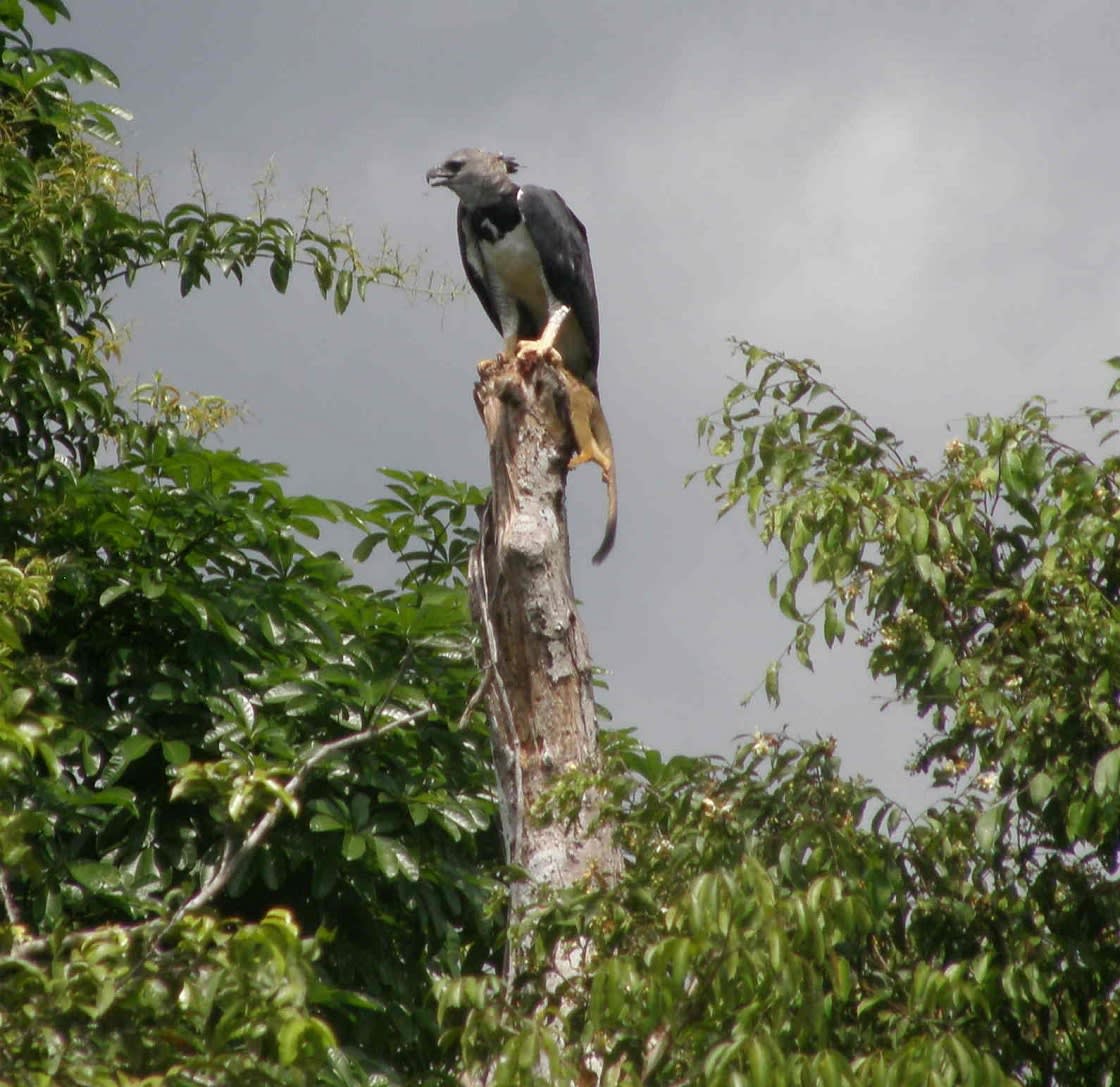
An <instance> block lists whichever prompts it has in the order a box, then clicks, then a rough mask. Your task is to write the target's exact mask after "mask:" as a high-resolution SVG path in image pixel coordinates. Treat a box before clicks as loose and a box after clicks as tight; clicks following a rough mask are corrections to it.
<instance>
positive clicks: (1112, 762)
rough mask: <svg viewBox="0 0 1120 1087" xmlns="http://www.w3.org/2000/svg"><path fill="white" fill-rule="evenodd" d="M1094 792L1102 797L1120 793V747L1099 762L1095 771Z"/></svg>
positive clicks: (1102, 757)
mask: <svg viewBox="0 0 1120 1087" xmlns="http://www.w3.org/2000/svg"><path fill="white" fill-rule="evenodd" d="M1093 792H1095V793H1096V794H1097V796H1102V797H1103V796H1115V795H1116V794H1117V793H1120V747H1114V748H1113V749H1112V750H1111V751H1109V752H1107V753H1106V754H1104V755H1102V756H1101V757H1100V758H1099V759H1098V760H1097V765H1096V768H1095V769H1094V770H1093Z"/></svg>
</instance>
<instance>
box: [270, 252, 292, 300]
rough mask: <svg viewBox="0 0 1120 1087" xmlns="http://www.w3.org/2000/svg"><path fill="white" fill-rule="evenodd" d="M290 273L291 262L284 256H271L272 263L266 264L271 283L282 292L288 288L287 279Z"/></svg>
mask: <svg viewBox="0 0 1120 1087" xmlns="http://www.w3.org/2000/svg"><path fill="white" fill-rule="evenodd" d="M291 274H292V263H291V261H290V260H288V258H287V257H284V256H276V257H273V258H272V263H271V264H270V265H269V266H268V275H269V278H270V279H271V280H272V285H273V286H274V287H275V288H276V289H277V291H279V292H280V293H281V294H283V293H284V292H285V291H286V290H287V289H288V279H289V277H290V276H291Z"/></svg>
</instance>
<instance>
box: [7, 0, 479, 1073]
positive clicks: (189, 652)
mask: <svg viewBox="0 0 1120 1087" xmlns="http://www.w3.org/2000/svg"><path fill="white" fill-rule="evenodd" d="M35 6H36V7H37V8H38V9H39V10H40V11H41V12H42V13H43V14H45V15H47V16H48V17H49V18H50V17H52V16H56V15H63V16H65V15H66V10H65V8H64V7H63V5H62V4H60V3H47V2H43V3H38V4H36V5H35ZM23 11H24V8H23V5H21V4H19V3H13V2H12V0H7V2H6V3H3V4H0V34H2V35H3V38H4V54H3V61H2V65H0V224H2V225H0V267H2V268H3V269H4V274H3V275H2V276H0V379H2V380H0V388H2V390H3V392H2V394H0V396H2V399H0V503H2V505H3V509H4V515H3V519H2V521H0V911H2V914H3V919H4V921H5V923H4V924H3V925H2V926H0V1083H4V1084H7V1083H12V1084H20V1085H22V1084H44V1085H45V1084H52V1085H53V1084H58V1085H65V1084H82V1085H94V1084H98V1085H100V1084H110V1083H111V1084H114V1085H117V1087H119V1085H123V1084H140V1083H144V1084H148V1083H156V1082H159V1083H164V1082H166V1083H169V1084H176V1083H181V1084H187V1083H192V1084H193V1083H238V1084H285V1085H288V1084H293V1085H296V1084H310V1083H339V1084H354V1083H367V1082H371V1081H374V1080H376V1081H378V1082H388V1081H390V1080H395V1079H397V1078H399V1077H400V1076H405V1075H407V1076H410V1077H420V1076H433V1077H437V1078H438V1076H439V1075H440V1069H441V1067H442V1065H441V1062H440V1060H439V1058H438V1056H437V1055H436V1054H435V1048H434V1042H435V1039H436V1034H437V1027H436V1021H435V1006H434V1002H433V1000H432V996H431V977H432V974H433V973H434V972H438V973H440V974H443V975H448V976H455V975H457V974H458V973H460V972H461V971H462V970H464V969H470V970H480V969H484V968H485V967H486V966H487V965H488V964H490V963H491V960H492V958H493V956H494V953H495V952H494V947H495V944H496V940H497V935H498V933H497V930H496V928H495V925H496V916H495V903H496V902H497V901H498V899H497V897H496V894H497V891H498V885H497V883H496V881H495V879H494V876H493V874H492V873H494V871H495V870H496V865H497V863H498V861H499V840H498V836H497V832H496V829H495V826H494V823H495V808H494V803H493V798H492V796H491V792H492V784H491V782H492V774H491V770H490V765H489V750H488V739H487V735H486V731H485V728H484V725H483V722H482V721H481V719H480V717H479V716H478V715H473V714H469V715H468V714H466V713H465V708H466V707H467V705H468V702H469V700H470V697H471V695H472V693H473V691H474V689H475V687H476V685H477V682H478V675H477V670H476V667H475V664H474V654H473V629H472V626H471V623H470V619H469V615H468V609H467V604H466V596H465V589H464V582H465V556H466V553H467V550H468V549H469V546H470V544H471V542H472V540H473V538H474V533H473V530H472V529H470V528H468V527H466V525H465V519H466V515H467V512H468V510H469V509H470V507H472V506H474V505H477V504H478V502H479V501H480V500H481V498H482V496H481V495H480V494H479V492H478V491H477V490H476V489H474V488H471V487H467V486H465V485H462V484H449V483H444V482H442V481H439V480H435V479H432V478H431V477H428V476H426V475H424V474H423V473H401V472H392V473H388V477H389V487H390V494H389V495H388V496H386V497H384V498H382V499H379V500H376V501H373V502H372V503H370V505H369V506H368V507H366V508H357V507H354V506H350V505H346V504H344V503H340V502H333V501H329V500H324V499H320V498H315V497H311V496H293V495H289V494H288V493H286V492H285V490H284V489H283V486H282V482H281V480H282V474H283V473H282V469H281V468H280V467H279V466H278V465H274V464H262V463H259V462H253V461H247V460H245V459H243V458H242V457H240V456H239V455H237V454H236V453H231V452H223V451H217V450H214V449H210V448H208V447H207V446H206V445H205V443H204V437H205V435H206V433H208V432H209V431H210V430H211V429H213V427H214V426H215V425H219V424H220V423H221V421H222V418H223V417H224V415H225V413H226V411H227V408H226V407H225V405H224V404H223V403H222V402H220V401H217V400H214V399H212V398H210V399H207V400H205V401H202V402H199V403H197V404H194V405H183V404H182V403H180V401H179V398H178V396H177V394H176V393H175V390H174V389H173V387H171V386H168V385H166V384H165V383H164V382H162V381H161V380H157V381H156V382H154V383H153V384H152V385H151V386H149V387H147V388H146V389H144V390H143V392H142V402H143V405H144V406H143V408H142V410H141V411H140V414H139V415H137V414H136V413H135V411H133V410H130V409H129V407H128V405H126V404H123V403H122V402H121V400H120V398H119V397H118V394H117V392H116V390H115V388H114V386H113V384H112V382H111V380H110V375H109V364H110V362H111V360H112V358H113V356H114V355H115V354H116V353H117V351H118V349H119V345H118V343H117V338H116V335H115V332H114V330H113V325H112V322H111V319H110V313H109V296H108V294H107V289H109V288H110V287H111V286H112V285H114V284H117V283H118V282H119V283H124V284H127V283H129V282H131V281H132V279H133V277H134V276H135V275H136V274H137V273H138V272H139V271H140V270H141V269H143V268H145V267H147V266H150V265H159V264H172V265H174V266H176V267H177V268H178V269H179V275H180V283H181V286H182V289H183V291H184V293H186V292H187V291H189V290H192V289H194V288H195V287H197V286H199V285H201V284H203V283H207V282H209V281H210V280H211V278H212V277H213V275H214V273H215V272H220V273H222V274H223V275H225V276H231V277H233V278H235V279H238V280H240V278H241V276H242V274H243V271H244V270H245V269H247V268H248V267H250V266H251V265H252V264H253V263H255V262H260V261H264V262H266V263H267V264H268V266H269V268H270V270H271V277H272V281H273V283H274V284H275V286H276V287H277V288H278V289H280V290H283V289H284V287H285V286H286V285H287V282H288V274H289V271H290V269H291V267H293V266H294V265H296V264H300V263H305V264H308V265H309V266H310V267H311V268H312V270H313V273H314V275H315V279H316V281H317V283H318V285H319V288H320V290H322V291H323V293H324V295H325V296H328V297H331V298H333V300H334V303H335V307H336V309H338V310H339V311H340V312H341V311H342V310H343V309H345V308H346V304H347V303H348V301H349V299H350V296H351V291H352V290H353V289H355V288H357V290H358V292H359V294H361V293H363V292H364V290H365V288H366V286H367V285H368V284H369V283H371V282H379V281H382V280H385V281H389V282H399V281H400V280H401V275H402V273H400V272H399V270H394V269H389V268H378V269H374V270H370V269H367V268H366V267H365V266H364V265H362V264H361V262H360V257H359V256H358V254H357V253H356V251H355V250H354V249H353V246H352V244H351V243H350V242H349V240H348V239H347V238H346V237H344V236H333V235H329V234H321V233H318V232H316V231H314V230H312V229H311V228H310V226H309V225H308V224H307V223H305V224H304V226H303V227H293V226H292V225H290V224H288V223H287V222H285V221H283V220H279V219H272V218H267V217H258V218H256V219H244V218H239V217H237V216H232V215H227V214H224V213H223V214H220V213H216V212H213V211H211V210H209V209H208V208H207V207H205V206H203V205H186V204H183V205H178V206H177V207H175V208H174V209H172V211H171V212H170V213H169V214H168V215H167V216H164V217H152V216H151V215H146V214H145V213H144V212H143V211H140V212H137V211H135V210H134V211H126V210H124V208H123V202H124V200H125V199H126V197H127V196H128V192H129V186H130V185H131V184H132V182H131V180H130V179H129V178H128V175H127V174H125V173H124V172H123V171H122V170H121V168H120V167H119V165H118V164H117V163H116V162H115V161H114V160H112V159H111V158H109V157H107V156H105V155H103V154H102V153H100V152H99V151H97V150H96V149H95V148H94V146H93V145H92V144H91V143H89V142H88V137H90V136H91V135H92V136H97V137H111V136H112V135H113V131H112V117H113V112H112V111H111V110H109V109H107V108H106V107H103V106H99V105H97V104H95V103H79V102H76V101H75V100H74V99H73V98H72V97H71V95H70V92H69V90H68V87H69V84H70V82H73V81H77V82H85V81H88V80H90V79H100V80H102V81H106V82H114V77H113V76H112V73H111V72H110V71H109V70H108V69H107V68H105V67H104V65H101V64H100V63H99V62H97V61H95V60H94V59H93V58H91V57H88V56H86V55H84V54H81V53H78V52H76V51H73V50H61V49H53V50H39V49H36V48H35V47H34V45H33V43H32V42H31V40H30V38H29V36H28V34H27V32H26V30H25V29H23ZM52 21H53V19H52ZM332 291H333V292H334V293H333V294H332V293H331V292H332ZM330 523H333V524H339V525H344V526H349V527H350V528H351V529H352V530H353V531H354V532H355V533H356V534H357V538H358V540H359V541H360V543H359V544H358V548H357V554H358V558H359V560H360V559H364V558H365V557H367V556H368V555H369V554H370V553H371V552H372V551H373V550H374V549H375V548H379V547H380V548H386V549H387V550H388V551H389V552H391V554H392V555H393V556H395V557H396V559H397V560H398V561H399V562H400V563H401V571H402V572H401V575H400V577H399V579H398V580H397V582H396V583H395V584H394V585H392V586H391V587H389V588H385V589H373V588H370V587H368V586H365V585H361V584H358V583H356V582H355V581H354V579H353V577H352V574H351V570H350V568H349V567H348V565H347V564H346V563H344V562H343V561H342V559H341V558H340V557H339V556H338V555H336V554H334V553H331V552H327V553H324V554H317V553H316V552H315V551H314V550H313V549H312V545H313V544H314V542H315V540H316V538H317V537H318V535H319V532H320V527H321V526H322V525H323V524H330Z"/></svg>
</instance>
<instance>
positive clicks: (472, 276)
mask: <svg viewBox="0 0 1120 1087" xmlns="http://www.w3.org/2000/svg"><path fill="white" fill-rule="evenodd" d="M456 223H457V225H458V227H459V256H460V257H462V258H463V271H464V272H466V273H467V282H468V283H470V285H471V286H472V287H473V288H474V293H475V294H477V295H478V300H479V301H480V302H481V303H482V308H483V309H484V310H486V316H487V317H489V318H490V320H491V321H493V323H494V327H495V328H496V329H497V330H498V331H499V332H501V331H502V322H501V320H500V319H499V317H498V307H497V306H495V305H494V299H493V298H492V297H491V296H490V290H489V288H488V287H487V286H486V277H485V275H484V274H483V265H482V253H481V252H480V251H479V248H478V241H477V239H476V238H475V237H474V234H473V232H472V230H471V226H470V212H469V211H467V208H466V205H465V204H462V203H460V204H459V214H458V217H457V218H456Z"/></svg>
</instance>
